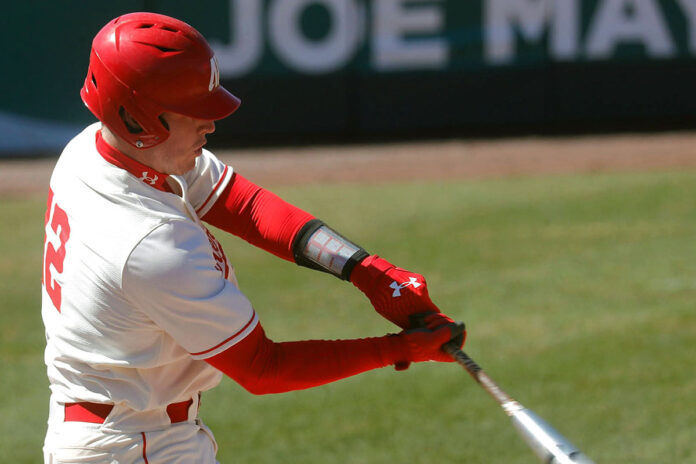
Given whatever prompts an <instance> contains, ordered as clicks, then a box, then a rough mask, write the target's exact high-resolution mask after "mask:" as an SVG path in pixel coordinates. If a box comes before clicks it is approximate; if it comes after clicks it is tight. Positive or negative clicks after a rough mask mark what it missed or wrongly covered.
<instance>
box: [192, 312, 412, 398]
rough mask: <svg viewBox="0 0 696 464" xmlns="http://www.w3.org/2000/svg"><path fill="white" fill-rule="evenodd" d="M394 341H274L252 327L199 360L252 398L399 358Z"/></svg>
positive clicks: (322, 381) (311, 384) (318, 382)
mask: <svg viewBox="0 0 696 464" xmlns="http://www.w3.org/2000/svg"><path fill="white" fill-rule="evenodd" d="M404 356H405V354H404V351H403V349H402V348H401V346H400V344H399V341H398V340H397V337H393V336H389V335H387V336H384V337H373V338H362V339H355V340H305V341H298V342H280V343H275V342H273V341H271V340H269V339H268V338H267V337H266V334H265V332H264V330H263V328H262V327H261V324H258V325H257V326H256V327H255V328H254V330H253V331H252V332H251V333H250V334H249V335H248V336H246V337H245V338H244V339H243V340H241V341H240V342H239V343H237V344H235V345H234V346H232V347H230V348H228V349H227V350H225V351H223V352H222V353H219V354H217V355H215V356H212V357H210V358H207V359H205V361H206V362H207V363H209V364H211V365H212V366H213V367H215V368H217V369H218V370H220V371H222V372H223V373H224V374H226V375H227V376H228V377H230V378H232V379H233V380H235V381H236V382H237V383H239V384H240V385H241V386H242V387H244V388H245V389H246V390H248V391H249V392H251V393H253V394H256V395H263V394H268V393H283V392H287V391H292V390H302V389H306V388H311V387H315V386H318V385H323V384H325V383H329V382H333V381H335V380H339V379H342V378H345V377H350V376H352V375H356V374H359V373H361V372H365V371H368V370H371V369H377V368H380V367H385V366H388V365H390V364H395V363H396V362H397V361H401V360H403V358H404Z"/></svg>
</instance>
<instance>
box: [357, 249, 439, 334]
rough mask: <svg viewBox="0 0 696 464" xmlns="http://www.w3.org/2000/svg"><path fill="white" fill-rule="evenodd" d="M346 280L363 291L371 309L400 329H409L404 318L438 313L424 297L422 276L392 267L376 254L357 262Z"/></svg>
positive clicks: (433, 305)
mask: <svg viewBox="0 0 696 464" xmlns="http://www.w3.org/2000/svg"><path fill="white" fill-rule="evenodd" d="M350 281H351V282H352V283H353V285H355V286H356V287H358V288H359V289H360V291H361V292H363V293H364V294H365V295H366V296H367V298H368V299H369V300H370V302H371V303H372V306H374V308H375V309H376V310H377V312H378V313H379V314H381V315H382V316H383V317H385V318H386V319H389V320H390V321H391V322H393V323H394V324H396V325H398V326H399V327H401V328H402V329H407V328H409V327H410V322H409V320H408V317H409V316H410V315H411V314H415V313H423V312H433V311H434V312H438V313H439V312H440V310H439V309H438V308H437V306H435V304H434V303H433V302H432V301H431V300H430V296H429V295H428V286H427V284H426V282H425V277H423V276H422V275H420V274H416V273H414V272H409V271H407V270H406V269H401V268H399V267H396V266H394V265H393V264H391V263H390V262H389V261H387V260H385V259H382V258H380V257H379V256H377V255H371V256H368V257H367V258H365V259H364V260H362V261H361V262H360V263H358V264H357V265H356V266H355V268H353V270H352V272H351V274H350Z"/></svg>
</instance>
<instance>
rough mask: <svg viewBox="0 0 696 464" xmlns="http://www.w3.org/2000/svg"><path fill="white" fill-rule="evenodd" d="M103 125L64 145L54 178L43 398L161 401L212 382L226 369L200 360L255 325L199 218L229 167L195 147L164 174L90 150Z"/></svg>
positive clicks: (151, 404) (189, 394)
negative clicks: (186, 161) (187, 160)
mask: <svg viewBox="0 0 696 464" xmlns="http://www.w3.org/2000/svg"><path fill="white" fill-rule="evenodd" d="M99 128H100V123H96V124H93V125H90V126H89V127H87V128H86V129H85V130H84V131H83V132H82V133H80V134H79V135H78V136H77V137H75V138H74V139H73V140H72V141H71V142H70V143H69V144H68V145H67V146H66V148H65V150H64V151H63V153H62V155H61V157H60V159H59V160H58V163H57V164H56V167H55V170H54V172H53V176H52V178H51V184H50V185H51V189H50V191H49V200H48V210H47V213H46V243H45V245H44V246H45V248H44V251H45V263H44V276H43V277H44V279H43V281H44V285H43V303H42V317H43V320H44V324H45V326H46V338H47V347H46V353H45V361H46V365H47V368H48V377H49V380H50V388H51V394H52V398H51V400H52V402H53V403H65V402H81V401H87V402H96V403H114V404H117V405H122V406H124V407H127V408H130V409H132V410H135V411H148V410H153V409H161V408H164V407H166V405H168V404H170V403H174V402H180V401H185V400H187V399H190V398H195V397H196V395H197V394H198V393H199V392H201V391H205V390H208V389H210V388H213V387H214V386H215V385H217V384H218V383H219V381H220V379H221V376H222V374H221V373H220V372H219V371H218V370H216V369H215V368H213V367H212V366H210V365H209V364H208V363H206V362H205V361H203V360H204V359H206V358H207V357H210V356H213V355H215V354H217V353H220V352H222V351H223V350H226V349H227V348H229V347H230V346H232V345H234V344H235V343H237V342H238V341H240V340H241V339H243V338H244V337H245V336H246V335H247V334H249V333H250V332H251V331H252V330H253V328H254V327H255V326H256V324H257V322H258V318H257V316H256V314H255V312H254V310H253V308H252V306H251V304H250V302H249V301H248V299H247V298H246V297H245V296H244V295H243V294H242V293H241V292H240V290H239V289H238V288H237V285H236V282H235V279H234V273H233V271H232V269H231V266H230V265H229V263H228V261H227V258H226V257H225V254H224V252H223V250H222V247H220V244H219V243H218V242H217V240H215V238H214V237H213V236H212V234H211V233H210V232H209V231H208V230H207V229H206V228H205V227H204V226H203V225H202V224H201V222H200V219H199V217H202V216H203V215H204V214H205V213H206V212H207V211H208V210H209V209H210V207H211V206H212V205H213V204H214V203H215V201H216V200H217V198H218V197H219V196H220V194H221V193H222V192H223V191H224V189H225V187H226V186H227V185H228V183H229V181H230V179H231V177H232V169H231V168H230V167H228V166H226V165H224V164H223V163H222V162H220V161H219V160H218V159H217V158H215V156H214V155H213V154H212V153H210V152H209V151H207V150H203V154H202V155H201V156H199V157H198V158H197V160H196V166H195V168H194V169H193V170H192V171H191V172H189V173H187V174H186V175H184V176H167V175H165V174H162V173H159V172H155V171H154V170H153V169H152V168H149V167H147V166H144V165H142V164H140V163H138V162H137V161H134V160H132V159H130V158H128V157H126V156H125V155H122V154H120V153H118V152H116V151H115V150H113V149H111V151H108V150H105V149H104V145H102V144H100V150H97V146H96V140H97V138H98V130H99ZM109 148H110V147H109ZM107 151H108V152H107ZM167 190H170V191H167ZM172 190H173V191H174V192H177V193H172V192H171V191H172Z"/></svg>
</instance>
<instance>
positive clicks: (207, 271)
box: [124, 219, 221, 295]
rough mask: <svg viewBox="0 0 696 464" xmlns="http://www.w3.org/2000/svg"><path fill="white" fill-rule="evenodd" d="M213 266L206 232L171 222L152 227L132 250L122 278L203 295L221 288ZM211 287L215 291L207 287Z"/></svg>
mask: <svg viewBox="0 0 696 464" xmlns="http://www.w3.org/2000/svg"><path fill="white" fill-rule="evenodd" d="M215 264H216V263H215V260H214V259H213V257H212V255H211V253H210V241H209V238H208V237H207V235H206V232H205V230H204V229H203V228H201V227H200V226H198V225H197V224H196V223H194V222H192V221H185V220H179V219H172V220H169V221H166V222H162V223H160V224H158V225H157V226H156V227H154V228H152V229H151V230H150V231H148V232H147V233H146V234H145V235H144V236H143V237H142V238H141V240H139V241H138V243H137V244H136V245H135V246H134V247H133V249H132V250H131V252H130V254H129V256H128V258H127V261H126V263H125V266H124V279H128V280H129V281H130V283H131V284H133V282H136V283H137V284H138V285H143V284H145V283H147V284H146V285H157V286H158V287H163V288H171V289H172V291H174V289H176V291H178V292H180V293H181V294H186V295H197V294H199V293H201V292H203V293H202V294H206V293H209V292H211V291H213V290H217V291H219V289H220V288H219V286H220V285H221V283H220V279H219V271H217V270H216V269H215ZM210 275H213V276H214V277H215V278H214V279H210V278H209V277H210ZM211 284H212V285H214V286H215V289H210V288H208V287H209V286H210V285H211Z"/></svg>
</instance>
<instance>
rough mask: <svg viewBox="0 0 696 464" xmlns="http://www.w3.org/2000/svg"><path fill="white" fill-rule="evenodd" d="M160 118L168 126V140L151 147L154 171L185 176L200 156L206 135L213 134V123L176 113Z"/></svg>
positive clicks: (166, 114) (165, 114)
mask: <svg viewBox="0 0 696 464" xmlns="http://www.w3.org/2000/svg"><path fill="white" fill-rule="evenodd" d="M162 117H163V118H164V120H165V121H166V122H167V124H168V125H169V138H167V140H165V141H164V142H162V143H161V144H159V145H156V146H155V147H153V157H154V158H155V159H156V162H157V164H158V166H157V167H156V169H158V170H159V171H160V172H163V173H165V174H177V175H181V174H185V173H187V172H188V171H190V170H191V169H193V167H194V166H195V164H196V158H198V157H199V156H200V155H201V153H202V151H203V145H205V144H206V135H208V134H212V133H213V132H215V121H208V120H205V119H195V118H190V117H188V116H183V115H181V114H176V113H164V114H163V115H162ZM153 167H155V166H153Z"/></svg>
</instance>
